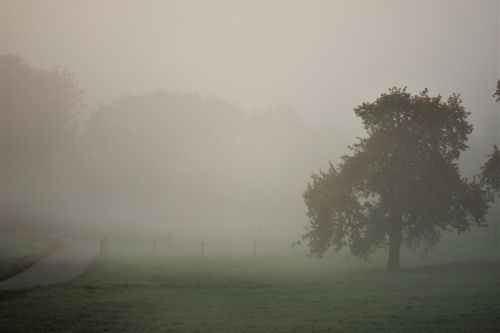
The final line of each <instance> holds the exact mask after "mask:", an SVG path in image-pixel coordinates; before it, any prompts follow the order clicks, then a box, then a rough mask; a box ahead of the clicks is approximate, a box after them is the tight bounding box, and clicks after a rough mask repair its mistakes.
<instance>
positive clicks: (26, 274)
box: [0, 238, 100, 290]
mask: <svg viewBox="0 0 500 333" xmlns="http://www.w3.org/2000/svg"><path fill="white" fill-rule="evenodd" d="M58 239H59V238H58ZM60 240H61V241H63V242H64V247H63V248H62V249H61V250H59V251H57V252H54V253H53V254H51V255H49V256H47V257H44V258H42V259H40V260H39V261H37V262H36V263H35V264H34V265H33V266H31V267H29V268H28V269H27V270H25V271H23V272H21V273H19V274H17V275H14V276H12V277H10V278H8V279H6V280H4V281H0V289H3V290H13V289H22V288H31V287H34V286H45V285H49V284H56V283H61V282H65V281H68V280H71V279H74V278H76V277H77V276H79V275H80V274H82V273H83V272H84V271H85V269H86V268H87V267H88V266H89V265H90V263H91V262H92V260H93V259H94V258H95V257H96V256H97V255H98V254H99V249H100V243H99V242H98V241H94V240H84V239H76V238H60Z"/></svg>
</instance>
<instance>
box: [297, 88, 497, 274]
mask: <svg viewBox="0 0 500 333" xmlns="http://www.w3.org/2000/svg"><path fill="white" fill-rule="evenodd" d="M354 111H355V113H356V115H357V116H358V117H360V118H361V120H362V123H363V126H364V128H365V130H366V132H367V134H368V136H367V137H366V138H360V139H359V141H358V143H356V144H354V145H353V146H352V147H350V150H351V154H350V155H345V156H344V157H343V161H342V163H340V164H339V165H338V166H337V167H334V166H332V165H330V169H329V170H328V171H327V172H320V174H319V175H313V177H312V182H311V183H310V184H309V186H308V188H307V190H306V191H305V193H304V200H305V203H306V205H307V208H308V213H307V215H308V217H309V225H308V230H307V233H306V234H305V235H304V236H303V241H307V242H308V245H309V248H310V250H311V253H312V254H313V255H317V256H322V255H323V254H324V253H325V252H326V250H327V249H328V248H330V247H332V248H333V249H334V250H335V251H338V250H340V249H341V248H343V247H344V246H346V245H347V246H349V247H350V249H351V251H352V253H353V254H354V255H356V256H360V257H367V256H368V255H369V254H370V253H372V252H373V251H375V250H376V249H378V248H380V247H384V246H387V245H389V250H390V256H391V245H392V249H393V255H394V257H393V259H394V262H393V263H392V264H393V265H395V266H393V268H395V269H398V268H399V247H400V245H401V244H404V245H406V246H407V247H409V248H410V249H416V248H418V247H420V246H425V247H427V248H428V247H432V246H434V245H435V244H436V243H437V242H438V240H439V239H440V235H441V232H442V231H444V230H446V231H448V230H456V231H458V232H459V233H463V232H465V231H467V230H469V228H470V227H471V226H472V225H478V226H481V225H484V223H485V214H486V212H487V210H488V207H489V206H488V203H489V200H488V193H487V191H485V190H484V189H483V187H482V186H481V184H480V183H479V182H478V181H476V179H472V180H467V179H464V178H462V177H461V176H460V173H459V169H458V166H457V164H456V161H457V160H458V158H459V156H460V153H461V152H462V151H464V150H466V149H467V148H468V147H467V144H466V142H467V137H468V135H469V134H470V133H471V131H472V125H471V124H469V123H468V122H467V117H468V116H469V114H470V113H469V112H467V111H465V109H464V107H463V106H462V102H461V100H460V97H459V95H455V94H454V95H451V96H450V97H449V98H448V99H447V100H446V101H443V99H442V97H441V96H436V97H431V96H429V95H428V91H427V90H424V91H423V92H421V93H420V94H418V95H411V94H410V93H408V92H407V91H406V89H405V88H404V89H399V88H392V89H390V90H389V92H388V93H384V94H382V95H381V96H380V97H379V98H378V99H377V100H376V101H375V102H372V103H363V104H362V105H361V106H359V107H357V108H356V109H355V110H354ZM389 268H391V267H389Z"/></svg>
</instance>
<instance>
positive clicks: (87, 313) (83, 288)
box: [0, 254, 500, 332]
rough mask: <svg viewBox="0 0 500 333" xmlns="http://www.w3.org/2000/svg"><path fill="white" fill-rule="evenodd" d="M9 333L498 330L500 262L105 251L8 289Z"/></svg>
mask: <svg viewBox="0 0 500 333" xmlns="http://www.w3.org/2000/svg"><path fill="white" fill-rule="evenodd" d="M0 313H1V319H0V332H96V331H102V332H498V331H499V330H500V263H499V262H461V263H455V264H444V265H432V266H431V265H429V266H421V267H414V268H407V269H404V270H402V271H401V272H399V273H389V272H386V271H385V270H383V269H381V268H380V269H377V268H367V269H359V268H358V269H339V268H338V267H336V265H335V263H334V262H333V261H331V260H329V258H325V259H321V260H315V259H311V258H307V257H304V256H281V257H280V256H274V257H273V256H268V257H264V258H260V257H257V258H252V257H247V258H236V257H234V258H232V257H227V256H226V257H209V258H204V259H202V258H200V257H196V256H168V255H157V256H156V257H151V256H150V257H147V256H144V255H133V254H129V255H105V256H102V257H100V258H98V259H97V260H96V261H95V262H94V263H93V264H92V265H91V267H90V268H89V269H88V270H87V271H86V272H85V273H84V274H83V275H82V276H81V277H79V278H77V279H76V280H74V281H71V282H68V283H65V284H62V285H57V286H51V287H37V288H33V289H28V290H20V291H2V292H0Z"/></svg>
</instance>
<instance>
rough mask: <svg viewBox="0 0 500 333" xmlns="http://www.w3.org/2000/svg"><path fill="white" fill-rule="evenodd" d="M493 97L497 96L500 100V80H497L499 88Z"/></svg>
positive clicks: (499, 100)
mask: <svg viewBox="0 0 500 333" xmlns="http://www.w3.org/2000/svg"><path fill="white" fill-rule="evenodd" d="M493 97H496V98H497V102H500V80H498V81H497V90H496V91H495V93H494V94H493Z"/></svg>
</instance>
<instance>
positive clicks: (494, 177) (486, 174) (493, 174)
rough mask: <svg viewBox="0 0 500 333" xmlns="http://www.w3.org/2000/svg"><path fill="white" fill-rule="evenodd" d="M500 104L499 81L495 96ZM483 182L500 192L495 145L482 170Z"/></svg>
mask: <svg viewBox="0 0 500 333" xmlns="http://www.w3.org/2000/svg"><path fill="white" fill-rule="evenodd" d="M495 96H496V98H497V99H496V101H497V102H500V80H498V81H497V91H496V93H495V94H494V95H493V97H495ZM481 182H482V183H483V185H484V186H487V187H488V188H489V189H490V190H491V191H493V192H497V193H498V192H499V191H500V152H499V151H498V147H497V145H493V153H492V154H491V155H489V159H488V161H486V163H485V164H484V165H483V166H482V168H481Z"/></svg>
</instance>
